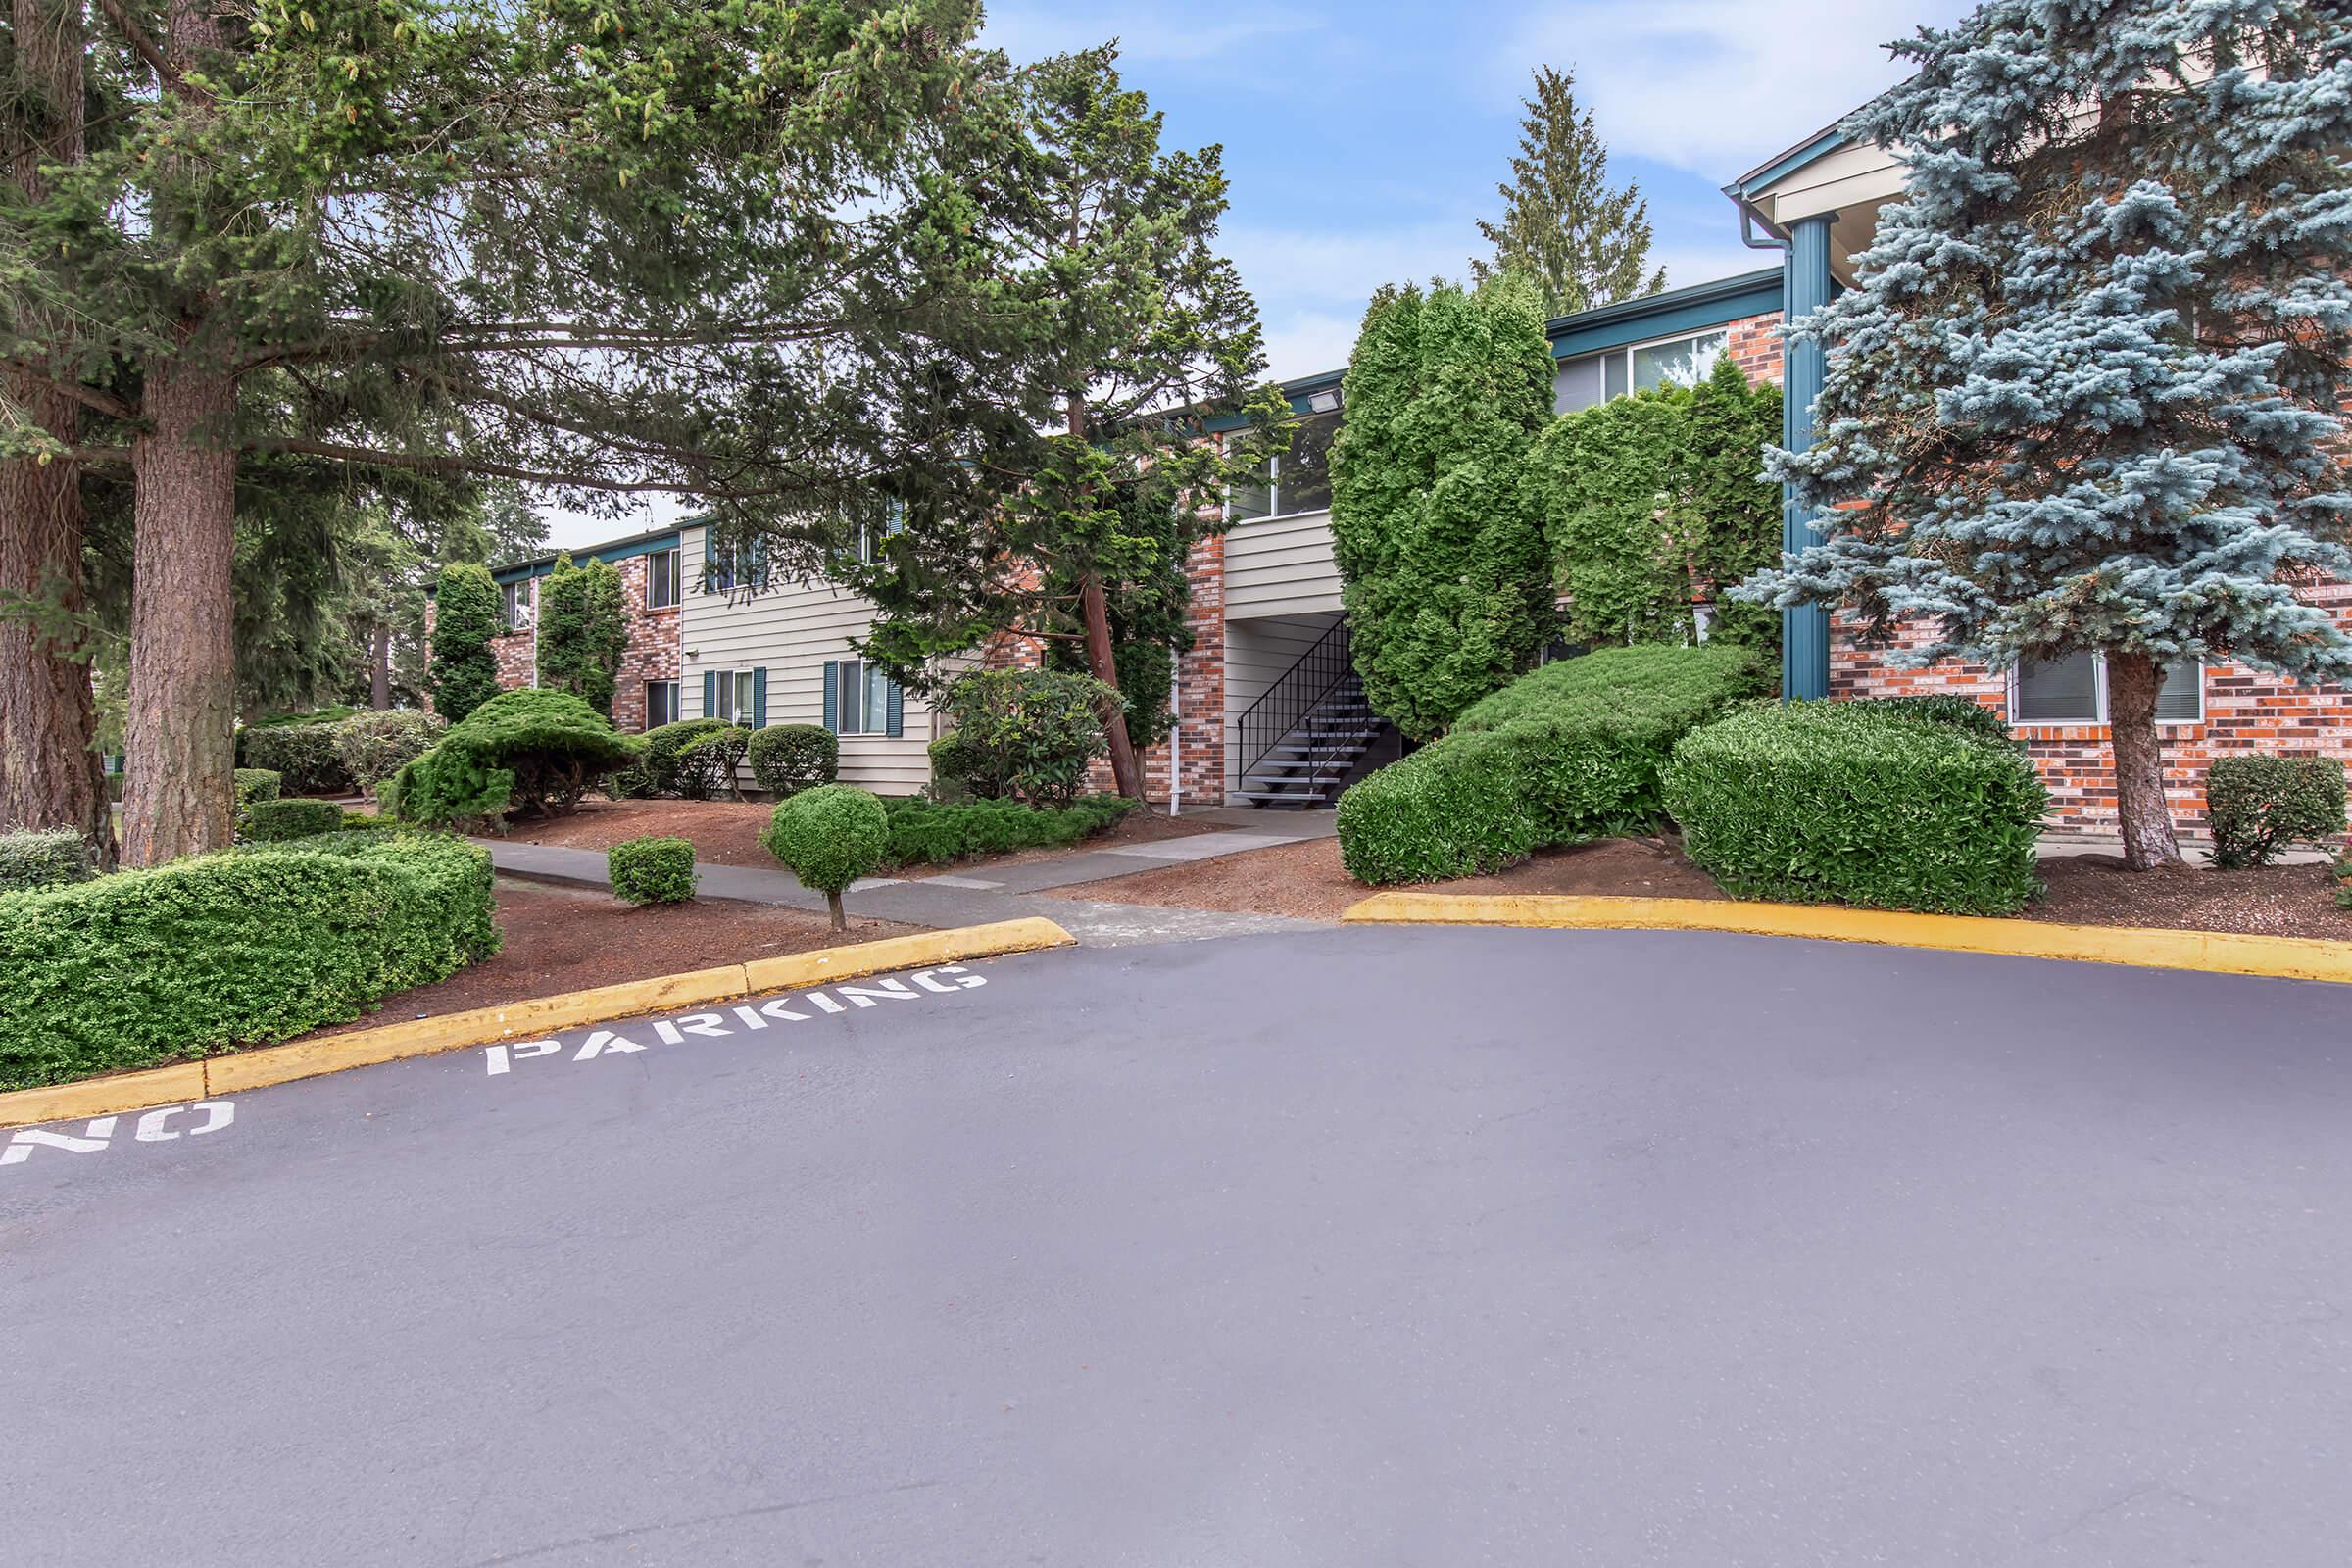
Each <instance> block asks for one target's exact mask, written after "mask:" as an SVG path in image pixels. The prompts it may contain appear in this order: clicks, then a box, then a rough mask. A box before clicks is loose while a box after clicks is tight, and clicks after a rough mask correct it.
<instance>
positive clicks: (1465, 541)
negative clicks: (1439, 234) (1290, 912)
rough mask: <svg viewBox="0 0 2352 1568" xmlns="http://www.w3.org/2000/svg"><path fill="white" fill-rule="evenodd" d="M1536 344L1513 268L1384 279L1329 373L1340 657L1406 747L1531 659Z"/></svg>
mask: <svg viewBox="0 0 2352 1568" xmlns="http://www.w3.org/2000/svg"><path fill="white" fill-rule="evenodd" d="M1551 377H1552V366H1551V349H1550V346H1549V344H1548V343H1547V342H1546V341H1545V340H1544V312H1543V309H1542V307H1541V306H1540V305H1539V303H1538V302H1537V299H1536V296H1535V291H1534V289H1533V288H1532V287H1531V286H1530V285H1529V284H1528V283H1527V282H1526V281H1525V280H1524V279H1521V278H1519V277H1518V276H1516V275H1506V276H1503V277H1500V278H1497V279H1495V280H1494V281H1492V282H1490V283H1488V284H1486V285H1485V286H1483V287H1481V288H1479V289H1477V290H1475V291H1472V290H1467V289H1463V288H1461V287H1459V286H1457V285H1454V284H1450V283H1440V284H1435V285H1433V286H1432V287H1431V288H1430V289H1428V290H1427V291H1426V292H1425V291H1423V290H1422V289H1420V288H1417V287H1407V288H1403V289H1396V288H1384V289H1382V290H1381V291H1380V293H1379V294H1377V295H1375V296H1374V297H1373V300H1372V305H1371V308H1370V309H1369V310H1368V311H1366V312H1365V314H1364V325H1363V330H1362V333H1361V335H1360V336H1358V337H1357V339H1356V343H1355V352H1354V353H1353V355H1351V356H1350V357H1349V359H1348V377H1347V380H1346V381H1345V382H1344V383H1343V392H1344V396H1345V399H1346V405H1345V406H1346V409H1347V415H1346V418H1345V421H1344V422H1343V423H1342V424H1341V426H1340V434H1339V439H1338V440H1337V441H1336V442H1335V443H1334V444H1333V447H1332V455H1331V527H1332V537H1333V542H1334V549H1335V554H1336V555H1337V556H1338V558H1339V566H1340V576H1341V579H1342V583H1343V599H1344V602H1345V603H1346V605H1347V607H1348V626H1349V627H1350V629H1351V637H1350V644H1351V647H1352V648H1353V650H1354V658H1355V667H1356V670H1357V672H1358V673H1359V674H1361V675H1362V676H1363V680H1364V695H1365V697H1366V699H1367V700H1368V701H1369V702H1370V703H1371V705H1372V707H1373V708H1374V709H1375V710H1377V711H1379V712H1380V713H1382V714H1383V715H1385V716H1386V717H1387V718H1388V719H1389V720H1390V721H1391V722H1392V723H1394V724H1395V725H1396V726H1397V728H1398V729H1400V730H1402V731H1403V732H1404V733H1405V734H1406V735H1408V736H1410V737H1412V738H1413V739H1414V740H1428V739H1430V738H1432V737H1433V736H1436V735H1438V734H1440V733H1442V732H1443V731H1444V730H1445V728H1446V726H1447V725H1448V724H1450V723H1452V722H1453V720H1454V718H1455V716H1456V715H1457V714H1459V713H1460V712H1461V711H1462V710H1463V709H1465V708H1467V707H1469V706H1470V705H1471V704H1472V703H1474V702H1476V701H1478V699H1480V698H1481V697H1484V696H1486V695H1487V694H1488V693H1489V692H1492V691H1495V690H1496V689H1497V688H1499V687H1501V686H1504V685H1506V684H1508V683H1509V682H1510V680H1511V679H1512V678H1513V677H1514V676H1516V675H1518V674H1520V673H1521V672H1522V671H1524V670H1526V669H1527V668H1528V667H1529V666H1530V665H1531V664H1533V663H1534V662H1535V660H1536V656H1537V654H1538V653H1539V652H1541V651H1542V649H1543V647H1544V640H1545V639H1546V638H1547V637H1548V636H1549V635H1550V632H1551V627H1552V623H1553V616H1552V613H1551V598H1552V595H1551V578H1550V572H1549V570H1548V569H1547V564H1546V562H1545V559H1544V534H1543V528H1542V524H1541V522H1540V520H1539V518H1538V515H1537V513H1536V508H1535V505H1534V498H1533V496H1532V495H1531V493H1530V488H1529V487H1528V486H1527V485H1525V484H1524V483H1523V482H1522V472H1523V470H1524V468H1525V467H1526V465H1527V461H1528V455H1529V451H1530V449H1531V447H1532V446H1533V445H1534V443H1535V440H1536V437H1537V435H1538V433H1539V432H1541V431H1542V430H1543V429H1544V425H1545V424H1546V423H1547V422H1548V421H1549V420H1550V418H1551V392H1552V388H1551Z"/></svg>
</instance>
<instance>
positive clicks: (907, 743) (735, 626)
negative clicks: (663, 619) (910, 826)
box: [678, 528, 934, 795]
mask: <svg viewBox="0 0 2352 1568" xmlns="http://www.w3.org/2000/svg"><path fill="white" fill-rule="evenodd" d="M703 538H704V530H703V529H701V528H686V529H683V530H681V532H680V534H679V537H678V586H679V600H680V603H681V604H682V605H683V607H684V609H683V612H682V613H683V616H684V627H683V636H682V638H681V641H682V642H683V644H684V658H683V659H682V660H681V661H680V671H679V691H678V706H679V710H680V711H681V713H682V715H683V716H684V717H687V718H700V717H703V716H704V714H703V673H704V671H706V670H714V669H726V670H734V669H765V670H766V671H767V721H768V723H769V724H771V725H775V724H820V723H822V722H824V710H825V662H826V661H827V660H833V659H855V658H857V657H858V656H857V654H856V652H855V651H854V650H853V649H852V648H851V647H850V645H849V639H850V638H852V637H858V636H863V635H864V633H865V630H866V628H867V627H868V626H869V625H871V624H872V622H873V609H872V607H871V606H870V605H868V604H867V603H866V602H865V601H864V600H862V599H859V598H858V597H857V596H856V595H854V594H849V593H844V592H842V591H841V590H839V589H837V588H834V587H833V586H832V585H830V584H828V583H823V582H817V583H806V584H804V583H790V582H787V583H779V584H777V585H776V586H774V587H771V588H769V589H768V590H767V591H766V592H765V593H761V594H757V595H754V596H752V597H749V598H746V597H744V596H742V595H740V594H736V595H729V594H723V593H722V594H706V593H704V592H702V591H701V590H702V580H703ZM904 718H905V722H904V723H903V724H902V726H901V727H902V728H903V729H904V731H905V733H904V734H902V735H898V736H890V735H844V736H842V737H841V781H842V782H843V783H845V784H856V785H859V786H861V787H862V788H865V789H869V790H872V791H874V792H875V793H876V794H878V795H912V794H914V793H915V792H916V791H918V790H920V789H921V788H922V787H923V786H924V785H925V784H926V783H928V782H930V778H931V760H930V757H929V755H928V754H927V753H926V752H925V750H924V748H925V747H926V746H928V745H929V744H930V741H931V738H932V735H933V734H934V728H933V719H932V714H931V711H930V710H928V709H927V708H925V707H924V706H923V704H922V700H921V699H920V698H918V697H916V696H915V695H914V694H913V693H911V692H909V693H907V699H906V706H905V714H904ZM747 777H748V775H747Z"/></svg>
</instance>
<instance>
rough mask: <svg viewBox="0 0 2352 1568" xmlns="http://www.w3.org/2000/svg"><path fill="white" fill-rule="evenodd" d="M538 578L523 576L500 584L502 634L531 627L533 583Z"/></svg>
mask: <svg viewBox="0 0 2352 1568" xmlns="http://www.w3.org/2000/svg"><path fill="white" fill-rule="evenodd" d="M537 580H538V579H536V578H533V577H522V578H517V579H516V580H515V581H514V582H502V583H500V584H499V585H498V623H499V635H500V636H502V637H506V636H511V635H513V634H514V633H515V632H518V631H528V630H530V629H531V609H532V599H533V595H532V593H531V584H532V583H533V582H535V581H537Z"/></svg>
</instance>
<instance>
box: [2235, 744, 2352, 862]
mask: <svg viewBox="0 0 2352 1568" xmlns="http://www.w3.org/2000/svg"><path fill="white" fill-rule="evenodd" d="M2205 825H2206V826H2207V827H2208V828H2209V829H2211V831H2212V833H2213V863H2214V864H2215V865H2218V866H2220V867H2221V868H2222V869H2223V870H2225V871H2234V870H2239V869H2241V868H2243V867H2245V866H2250V865H2268V864H2270V863H2271V861H2272V860H2274V859H2275V858H2278V852H2279V851H2281V850H2283V849H2285V848H2286V847H2287V846H2288V845H2290V844H2319V843H2323V842H2325V841H2327V840H2328V839H2331V838H2334V837H2335V836H2337V835H2338V834H2340V833H2342V832H2343V831H2344V764H2343V763H2341V762H2339V761H2337V760H2335V759H2334V758H2332V757H2316V756H2303V757H2217V758H2215V759H2214V760H2213V764H2212V765H2211V766H2210V767H2208V768H2206V769H2205Z"/></svg>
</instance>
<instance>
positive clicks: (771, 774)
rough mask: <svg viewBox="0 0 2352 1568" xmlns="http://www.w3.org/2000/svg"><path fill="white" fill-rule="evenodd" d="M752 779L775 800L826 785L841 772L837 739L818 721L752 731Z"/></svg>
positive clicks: (839, 748)
mask: <svg viewBox="0 0 2352 1568" xmlns="http://www.w3.org/2000/svg"><path fill="white" fill-rule="evenodd" d="M749 757H750V760H751V764H752V779H753V781H754V782H755V783H757V784H758V785H759V786H760V788H761V789H763V790H765V791H767V793H768V794H770V795H773V796H774V797H776V799H778V800H782V799H784V798H785V797H786V796H789V795H798V794H799V793H800V792H801V791H803V790H812V789H814V788H816V787H817V786H818V785H819V784H830V783H832V782H833V779H834V777H835V775H837V774H838V773H839V772H840V771H841V739H840V737H839V736H837V735H835V734H834V733H833V732H832V731H831V730H829V729H827V728H825V727H824V726H823V725H822V724H777V725H775V726H773V727H771V728H768V729H763V730H759V731H756V732H754V734H753V736H752V745H751V751H750V753H749Z"/></svg>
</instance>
